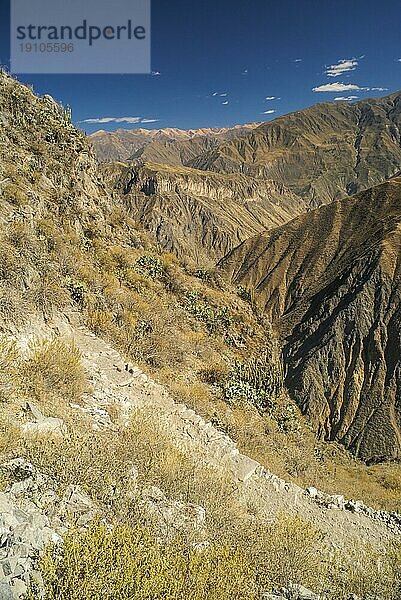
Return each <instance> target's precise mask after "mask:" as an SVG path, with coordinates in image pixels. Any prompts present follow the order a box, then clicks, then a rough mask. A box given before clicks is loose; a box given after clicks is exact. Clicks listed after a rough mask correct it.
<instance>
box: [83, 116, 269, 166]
mask: <svg viewBox="0 0 401 600" xmlns="http://www.w3.org/2000/svg"><path fill="white" fill-rule="evenodd" d="M258 125H259V123H247V124H245V125H235V126H234V127H230V128H224V127H220V128H219V127H215V128H203V129H188V130H185V129H176V128H173V127H170V128H166V129H142V128H140V129H133V130H129V131H128V130H124V129H118V130H117V131H104V130H100V131H96V132H95V133H92V134H91V135H90V136H89V139H90V140H91V141H92V143H93V145H94V148H95V150H96V155H97V158H98V160H99V161H100V162H107V161H110V160H117V161H119V160H121V161H126V160H131V159H134V160H135V159H141V160H142V161H143V162H144V161H150V162H163V163H165V164H173V165H180V164H183V165H185V164H186V163H187V162H188V161H189V160H191V159H193V158H195V157H196V156H198V155H199V154H202V153H203V152H205V150H210V149H211V148H215V147H216V146H217V145H218V144H219V142H220V141H221V140H224V139H229V138H230V137H232V136H236V135H240V134H242V133H246V132H247V131H249V130H250V129H253V128H254V127H257V126H258ZM161 159H162V160H161Z"/></svg>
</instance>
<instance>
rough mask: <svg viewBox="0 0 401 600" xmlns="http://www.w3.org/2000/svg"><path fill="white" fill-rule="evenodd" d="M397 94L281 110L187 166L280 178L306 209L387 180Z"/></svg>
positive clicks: (399, 155) (400, 153)
mask: <svg viewBox="0 0 401 600" xmlns="http://www.w3.org/2000/svg"><path fill="white" fill-rule="evenodd" d="M400 126H401V94H400V93H399V92H397V93H395V94H392V95H391V96H387V97H385V98H374V99H368V100H361V101H359V102H355V103H352V104H350V103H347V102H332V103H322V104H316V105H315V106H312V107H311V108H307V109H305V110H301V111H297V112H294V113H291V114H288V115H284V116H282V117H279V118H277V119H274V120H273V121H271V122H269V123H264V124H262V125H260V126H259V127H258V128H256V129H255V130H253V131H252V132H250V133H248V134H247V135H246V136H242V137H241V138H239V139H233V140H230V141H227V142H223V143H221V144H219V146H218V147H217V148H215V149H212V150H209V151H207V152H206V153H204V154H203V155H201V156H199V157H197V158H195V159H193V160H192V161H190V162H189V166H193V167H195V168H197V169H207V170H211V171H219V172H222V173H243V174H245V175H249V176H252V177H256V178H259V179H264V178H269V179H273V180H275V181H277V182H281V183H283V184H284V185H286V186H287V187H289V188H290V189H291V190H292V191H293V192H294V193H295V194H297V195H300V196H302V197H303V198H304V199H305V200H306V201H308V202H309V203H310V204H311V205H312V206H319V205H321V204H326V203H328V202H331V201H332V200H335V199H339V198H341V197H343V196H346V195H351V194H354V193H356V192H358V191H361V190H363V189H366V188H369V187H371V186H372V185H377V184H378V183H382V182H384V181H386V180H387V179H388V178H389V177H392V176H393V175H394V174H396V173H397V172H398V171H399V169H400V165H401V135H400Z"/></svg>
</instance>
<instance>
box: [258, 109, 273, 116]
mask: <svg viewBox="0 0 401 600" xmlns="http://www.w3.org/2000/svg"><path fill="white" fill-rule="evenodd" d="M275 112H276V111H275V110H273V109H271V110H264V111H263V112H262V113H260V114H261V115H272V114H273V113H275Z"/></svg>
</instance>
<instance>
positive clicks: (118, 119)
mask: <svg viewBox="0 0 401 600" xmlns="http://www.w3.org/2000/svg"><path fill="white" fill-rule="evenodd" d="M158 120H159V119H147V118H146V117H98V118H93V119H84V120H83V121H80V123H130V124H131V125H132V124H137V123H157V122H158Z"/></svg>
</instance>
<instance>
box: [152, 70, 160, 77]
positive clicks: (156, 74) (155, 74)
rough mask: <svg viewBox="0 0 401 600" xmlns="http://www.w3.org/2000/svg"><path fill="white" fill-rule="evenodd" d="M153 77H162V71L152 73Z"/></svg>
mask: <svg viewBox="0 0 401 600" xmlns="http://www.w3.org/2000/svg"><path fill="white" fill-rule="evenodd" d="M152 75H153V77H158V76H159V75H161V73H160V71H152Z"/></svg>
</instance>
